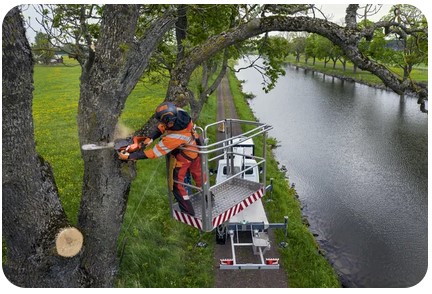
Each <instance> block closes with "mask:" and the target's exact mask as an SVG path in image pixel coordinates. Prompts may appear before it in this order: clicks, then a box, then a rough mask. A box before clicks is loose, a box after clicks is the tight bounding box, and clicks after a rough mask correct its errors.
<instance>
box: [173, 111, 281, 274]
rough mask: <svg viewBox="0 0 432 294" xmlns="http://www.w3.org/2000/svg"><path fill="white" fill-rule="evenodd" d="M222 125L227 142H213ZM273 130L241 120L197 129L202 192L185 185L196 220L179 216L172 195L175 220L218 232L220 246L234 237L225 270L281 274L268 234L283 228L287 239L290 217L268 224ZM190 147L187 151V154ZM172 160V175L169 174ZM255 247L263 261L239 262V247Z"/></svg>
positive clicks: (266, 126) (227, 121)
mask: <svg viewBox="0 0 432 294" xmlns="http://www.w3.org/2000/svg"><path fill="white" fill-rule="evenodd" d="M221 124H223V129H224V131H225V139H224V140H221V141H218V142H214V143H210V139H209V137H208V134H209V128H212V127H219V128H220V126H221ZM234 124H240V126H247V127H248V128H249V130H248V131H246V132H244V133H242V134H239V135H236V136H233V135H232V130H233V125H234ZM270 129H272V127H271V126H269V125H267V124H263V123H259V122H253V121H245V120H238V119H225V120H222V121H218V122H215V123H212V124H209V125H207V126H206V127H205V128H204V129H202V128H198V130H199V131H201V135H202V138H203V141H204V144H203V145H202V146H199V151H198V153H199V155H200V158H201V166H202V183H203V184H202V187H197V186H194V185H192V184H186V183H181V184H183V185H184V186H185V187H186V188H188V189H189V190H191V191H195V192H194V193H193V194H192V196H191V202H192V205H193V207H194V210H195V215H194V216H191V215H188V214H186V213H183V212H181V211H180V208H179V207H178V204H177V203H174V201H173V195H172V192H171V191H170V188H169V180H168V195H169V203H170V207H171V215H172V217H173V218H174V219H176V220H178V221H180V222H182V223H185V224H187V225H190V226H192V227H195V228H197V229H199V230H201V231H204V232H211V231H213V230H215V231H216V241H217V243H219V244H225V241H226V239H227V237H228V236H229V238H230V243H231V248H232V258H228V259H221V260H220V269H278V268H279V260H278V259H277V258H264V254H265V252H267V251H268V250H269V249H270V241H269V238H268V234H267V230H268V229H269V228H282V229H284V230H285V234H287V226H288V218H287V217H285V220H284V222H283V223H269V222H268V220H267V216H266V214H265V211H264V207H263V204H262V201H261V198H262V197H263V196H264V195H265V194H266V192H270V193H271V192H272V180H271V181H270V185H266V139H267V132H268V131H269V130H270ZM253 139H255V140H258V139H261V140H262V145H263V148H262V155H261V156H257V155H256V154H255V148H254V144H253ZM189 147H190V146H184V147H182V148H183V149H185V150H190V151H193V150H192V149H188V148H189ZM213 162H214V163H216V164H217V166H218V171H217V177H216V180H215V179H214V177H212V176H211V173H210V171H211V170H212V169H211V168H210V165H213ZM168 169H169V159H168V157H167V174H169V173H168V172H169V170H168ZM241 232H250V242H240V238H239V234H243V233H241ZM244 246H251V247H252V249H253V253H254V255H258V256H259V260H258V262H257V263H238V262H237V256H236V248H237V247H244Z"/></svg>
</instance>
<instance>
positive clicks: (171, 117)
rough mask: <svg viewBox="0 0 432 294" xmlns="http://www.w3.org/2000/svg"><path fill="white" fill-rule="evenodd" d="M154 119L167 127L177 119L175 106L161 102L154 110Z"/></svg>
mask: <svg viewBox="0 0 432 294" xmlns="http://www.w3.org/2000/svg"><path fill="white" fill-rule="evenodd" d="M155 115H156V118H157V119H158V120H159V121H160V122H162V123H164V124H166V125H168V124H170V123H174V122H175V120H176V119H177V106H175V104H174V103H172V102H163V103H161V104H160V105H159V106H158V107H157V108H156V114H155Z"/></svg>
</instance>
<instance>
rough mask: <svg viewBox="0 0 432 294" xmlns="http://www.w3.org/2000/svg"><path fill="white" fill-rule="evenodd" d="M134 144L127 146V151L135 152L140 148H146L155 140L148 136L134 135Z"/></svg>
mask: <svg viewBox="0 0 432 294" xmlns="http://www.w3.org/2000/svg"><path fill="white" fill-rule="evenodd" d="M132 140H133V144H131V145H129V146H127V147H126V151H127V152H135V151H137V150H139V149H145V148H146V147H147V146H148V145H150V144H151V143H152V142H153V140H152V139H150V138H148V137H139V136H137V137H133V139H132Z"/></svg>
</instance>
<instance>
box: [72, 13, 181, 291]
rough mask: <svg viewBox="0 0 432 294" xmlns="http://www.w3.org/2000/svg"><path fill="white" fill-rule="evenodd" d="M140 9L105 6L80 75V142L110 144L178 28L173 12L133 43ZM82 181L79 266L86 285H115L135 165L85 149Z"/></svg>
mask: <svg viewBox="0 0 432 294" xmlns="http://www.w3.org/2000/svg"><path fill="white" fill-rule="evenodd" d="M138 17H139V5H106V6H105V9H104V16H103V21H102V24H101V29H100V38H99V39H98V44H97V46H96V49H95V58H94V61H93V62H92V63H91V64H86V66H85V67H84V68H83V73H82V76H81V88H80V89H81V90H80V100H79V110H78V129H79V138H80V143H81V145H82V144H88V143H96V144H99V145H100V144H106V143H109V142H111V141H112V140H113V139H114V132H115V127H116V125H117V122H118V118H119V116H120V114H121V111H122V109H123V107H124V104H125V102H126V98H127V97H128V96H129V94H130V92H131V91H132V90H133V88H134V87H135V85H136V83H137V82H138V80H139V78H140V77H141V76H142V74H143V72H144V70H145V69H146V67H147V65H148V62H149V58H150V56H151V54H152V52H153V51H154V49H155V48H156V46H157V44H158V43H159V42H160V41H161V39H162V37H163V35H164V34H165V32H167V31H168V30H169V29H170V28H171V27H172V25H173V24H174V21H175V17H174V15H173V14H171V13H170V12H167V13H166V14H165V15H164V16H162V17H160V18H158V19H157V20H156V21H154V22H153V23H152V24H151V26H150V27H149V28H148V30H147V31H146V34H145V35H144V36H143V37H142V38H141V39H139V40H138V41H135V29H136V25H137V21H138ZM82 157H83V159H84V182H83V190H82V198H81V205H80V210H79V216H78V223H79V227H80V228H82V230H83V232H84V238H85V240H86V245H85V248H84V251H83V256H82V259H81V267H82V269H83V270H84V271H85V272H86V276H87V277H88V278H89V279H88V281H87V282H86V283H87V285H89V286H90V285H91V286H96V287H107V286H108V287H109V286H112V282H113V278H114V276H115V274H116V269H117V267H116V266H117V259H116V254H115V252H116V244H117V238H118V236H119V233H120V229H121V224H122V221H123V216H124V212H125V209H126V201H127V195H128V192H129V187H130V183H131V181H132V179H133V177H134V166H133V164H131V163H129V164H128V163H123V162H121V161H119V160H118V159H117V157H116V154H115V152H114V151H113V149H112V148H107V149H102V150H98V151H82Z"/></svg>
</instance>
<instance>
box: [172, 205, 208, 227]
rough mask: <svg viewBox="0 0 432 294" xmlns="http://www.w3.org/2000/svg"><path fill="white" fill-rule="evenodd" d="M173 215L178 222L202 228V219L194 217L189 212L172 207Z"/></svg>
mask: <svg viewBox="0 0 432 294" xmlns="http://www.w3.org/2000/svg"><path fill="white" fill-rule="evenodd" d="M173 217H174V218H175V219H176V220H178V221H179V222H182V223H185V224H187V225H189V226H192V227H194V228H197V229H198V230H201V229H202V221H201V220H200V219H197V218H196V217H193V216H191V215H189V214H186V213H183V212H180V211H177V210H175V209H173Z"/></svg>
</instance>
